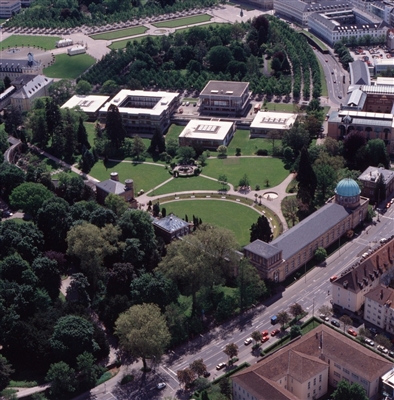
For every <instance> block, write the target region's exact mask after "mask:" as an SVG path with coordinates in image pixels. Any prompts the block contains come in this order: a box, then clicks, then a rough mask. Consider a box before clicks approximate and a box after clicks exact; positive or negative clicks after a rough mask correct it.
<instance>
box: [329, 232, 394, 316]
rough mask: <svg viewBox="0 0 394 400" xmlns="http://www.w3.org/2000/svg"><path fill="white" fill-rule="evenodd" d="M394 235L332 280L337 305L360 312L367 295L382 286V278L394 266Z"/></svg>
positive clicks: (334, 301)
mask: <svg viewBox="0 0 394 400" xmlns="http://www.w3.org/2000/svg"><path fill="white" fill-rule="evenodd" d="M393 262H394V236H392V237H391V238H390V239H389V240H387V241H386V242H385V243H380V245H379V246H378V247H377V248H376V249H375V250H374V251H370V252H368V253H367V254H365V256H364V257H362V258H361V260H360V261H358V262H357V263H356V264H354V265H353V266H351V267H350V268H348V269H347V270H346V271H344V272H343V273H342V274H341V276H339V277H338V278H337V279H336V280H335V281H334V282H332V290H331V293H332V300H333V304H334V305H335V306H337V307H341V308H343V309H347V310H349V311H352V312H359V310H360V309H361V307H362V306H363V304H364V301H365V296H366V295H367V293H369V292H370V291H371V290H373V289H375V288H376V287H378V286H380V282H381V279H382V278H384V277H385V276H386V275H387V273H388V271H390V270H391V269H392V267H393Z"/></svg>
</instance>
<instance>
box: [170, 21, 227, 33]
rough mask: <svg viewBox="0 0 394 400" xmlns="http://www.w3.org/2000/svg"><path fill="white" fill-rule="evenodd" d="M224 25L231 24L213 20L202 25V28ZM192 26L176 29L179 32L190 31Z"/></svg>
mask: <svg viewBox="0 0 394 400" xmlns="http://www.w3.org/2000/svg"><path fill="white" fill-rule="evenodd" d="M223 25H231V24H228V23H226V22H211V23H208V24H204V25H200V27H201V28H210V27H211V28H217V27H218V26H223ZM190 28H191V27H188V28H180V29H177V30H176V31H177V32H185V31H188V30H189V29H190Z"/></svg>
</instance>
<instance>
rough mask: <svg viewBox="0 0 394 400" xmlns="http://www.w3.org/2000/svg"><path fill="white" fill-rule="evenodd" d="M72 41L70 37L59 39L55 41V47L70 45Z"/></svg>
mask: <svg viewBox="0 0 394 400" xmlns="http://www.w3.org/2000/svg"><path fill="white" fill-rule="evenodd" d="M73 44H74V41H73V40H72V39H61V40H58V41H57V42H56V47H67V46H72V45H73Z"/></svg>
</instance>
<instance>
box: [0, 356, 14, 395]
mask: <svg viewBox="0 0 394 400" xmlns="http://www.w3.org/2000/svg"><path fill="white" fill-rule="evenodd" d="M13 373H14V370H13V369H12V367H11V364H9V363H8V361H7V359H6V358H5V357H3V356H2V355H0V390H3V389H5V388H6V387H7V386H8V384H9V383H10V377H11V374H13Z"/></svg>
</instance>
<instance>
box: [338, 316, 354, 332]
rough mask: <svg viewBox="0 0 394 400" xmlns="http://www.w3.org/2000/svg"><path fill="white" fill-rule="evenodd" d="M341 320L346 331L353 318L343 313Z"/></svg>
mask: <svg viewBox="0 0 394 400" xmlns="http://www.w3.org/2000/svg"><path fill="white" fill-rule="evenodd" d="M339 320H340V321H341V322H342V323H343V331H345V330H346V328H347V327H348V326H350V325H352V323H353V321H352V319H351V318H350V317H349V316H348V315H342V317H341V318H339Z"/></svg>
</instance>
